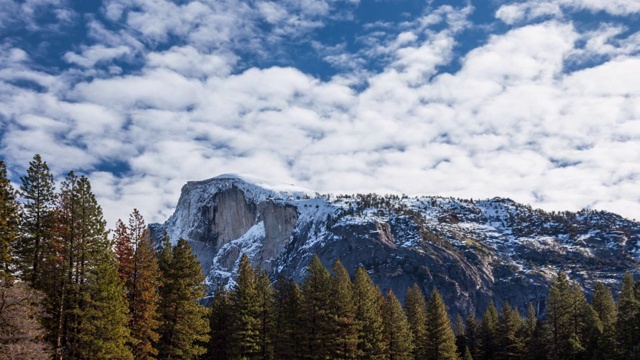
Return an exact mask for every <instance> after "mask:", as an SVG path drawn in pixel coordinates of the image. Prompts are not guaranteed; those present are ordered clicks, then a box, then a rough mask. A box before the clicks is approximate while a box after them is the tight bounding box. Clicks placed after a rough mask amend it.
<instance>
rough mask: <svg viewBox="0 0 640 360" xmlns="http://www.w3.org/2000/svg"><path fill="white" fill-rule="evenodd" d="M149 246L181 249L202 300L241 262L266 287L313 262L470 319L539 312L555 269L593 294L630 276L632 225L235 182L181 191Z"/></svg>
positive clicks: (639, 256) (634, 257) (611, 217)
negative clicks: (190, 258) (264, 275)
mask: <svg viewBox="0 0 640 360" xmlns="http://www.w3.org/2000/svg"><path fill="white" fill-rule="evenodd" d="M150 229H151V230H152V234H153V236H155V237H156V238H160V237H161V236H162V234H163V233H164V232H166V233H167V234H168V235H169V237H170V238H171V239H172V241H177V240H178V239H179V238H185V239H187V240H188V241H189V242H190V244H191V246H192V248H193V249H194V251H195V252H196V254H197V256H198V259H199V260H200V261H201V262H202V266H203V270H204V271H205V274H206V275H207V283H208V285H209V287H210V289H211V291H212V292H213V291H215V290H216V289H217V288H219V287H220V286H222V285H225V284H228V283H229V282H232V281H233V280H232V279H233V276H234V275H235V272H236V270H237V265H238V261H239V258H240V255H241V254H242V253H246V254H247V255H249V257H250V258H251V260H252V262H253V264H254V265H255V266H260V267H261V268H263V269H265V270H266V271H267V272H268V273H269V275H270V276H271V277H272V278H273V279H275V278H276V277H277V276H279V275H280V274H282V275H285V276H289V277H292V278H293V279H295V280H297V281H300V280H302V279H303V277H304V271H305V268H306V266H307V264H308V262H309V260H310V259H311V257H312V256H313V254H317V255H318V256H319V257H320V259H321V260H322V262H323V263H324V264H325V265H326V266H328V267H330V266H331V264H332V263H333V261H334V260H335V259H340V260H341V261H342V263H343V264H344V265H345V267H346V268H347V269H348V270H349V271H350V272H352V273H353V272H354V271H355V269H356V267H357V266H363V267H364V268H365V269H366V270H367V271H368V272H369V274H370V275H371V277H372V279H373V280H374V282H375V283H376V284H377V285H378V286H379V287H380V288H381V290H383V291H385V290H387V289H392V290H393V291H394V292H395V293H396V294H398V295H399V296H400V297H401V298H402V297H403V296H404V293H405V290H406V288H407V287H408V286H411V285H412V284H413V283H414V282H415V283H417V284H418V285H420V287H421V288H422V289H423V290H424V291H425V293H428V292H430V291H431V290H433V289H435V288H437V289H438V290H439V291H440V292H441V293H442V295H443V297H444V299H445V300H446V302H447V304H448V306H449V309H450V312H451V313H452V314H455V313H460V314H461V315H463V316H465V315H467V314H468V313H471V312H474V313H476V314H479V313H480V312H482V311H483V310H484V308H485V306H486V305H487V304H488V303H489V301H491V300H493V301H494V302H495V303H496V305H497V306H498V307H500V306H501V304H502V303H503V302H504V301H509V303H510V304H512V305H515V306H517V307H519V308H521V309H523V310H524V309H525V308H526V306H527V305H528V303H529V302H532V303H534V304H535V305H536V306H537V307H538V309H539V310H540V311H544V307H545V304H544V299H545V298H546V296H547V291H548V287H549V284H550V281H551V279H552V278H553V276H554V275H555V274H556V273H557V271H565V272H567V273H568V274H569V276H570V277H571V278H572V279H574V280H576V281H578V282H579V283H581V284H583V285H585V287H586V288H587V289H589V288H591V287H592V283H593V281H595V280H600V281H603V282H605V283H607V284H610V285H613V286H614V287H615V286H617V284H618V283H619V281H620V279H621V277H622V275H623V273H624V272H625V271H626V270H632V271H635V272H638V269H639V264H640V262H639V260H640V242H639V236H640V224H638V223H637V222H634V221H630V220H627V219H623V218H621V217H620V216H618V215H615V214H611V213H607V212H596V211H581V212H578V213H570V212H564V213H547V212H544V211H541V210H534V209H531V208H530V207H528V206H525V205H520V204H517V203H515V202H513V201H511V200H508V199H500V198H495V199H489V200H482V201H473V200H460V199H452V198H441V197H413V198H409V197H405V196H403V197H398V196H378V195H373V194H369V195H355V196H320V195H318V194H314V193H312V192H311V191H308V190H304V189H300V188H296V187H293V186H286V187H273V186H268V185H265V184H260V183H254V182H251V181H247V180H245V179H243V178H240V177H237V176H233V175H223V176H219V177H216V178H213V179H209V180H205V181H199V182H189V183H188V184H187V185H185V186H184V188H183V189H182V195H181V197H180V200H179V201H178V206H177V208H176V211H175V213H174V214H173V215H172V216H171V217H170V218H169V219H168V220H167V222H166V223H165V224H162V225H160V224H153V225H151V226H150Z"/></svg>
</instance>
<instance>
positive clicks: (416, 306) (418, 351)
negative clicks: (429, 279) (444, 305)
mask: <svg viewBox="0 0 640 360" xmlns="http://www.w3.org/2000/svg"><path fill="white" fill-rule="evenodd" d="M404 311H405V313H406V314H407V319H408V320H409V327H410V328H411V334H412V335H413V356H414V358H416V359H426V357H427V328H426V326H427V306H426V300H425V298H424V295H422V290H421V289H420V287H419V286H418V284H416V283H414V284H413V286H412V287H410V288H409V289H407V294H406V296H405V298H404Z"/></svg>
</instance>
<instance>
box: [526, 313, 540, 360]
mask: <svg viewBox="0 0 640 360" xmlns="http://www.w3.org/2000/svg"><path fill="white" fill-rule="evenodd" d="M537 327H538V318H537V316H536V310H535V309H534V307H533V304H532V303H529V307H528V308H527V318H526V319H525V321H524V322H523V324H522V333H523V340H524V353H525V355H524V356H523V359H533V358H534V357H533V354H534V353H535V352H536V349H535V348H536V346H537V341H536V340H537V339H536V328H537Z"/></svg>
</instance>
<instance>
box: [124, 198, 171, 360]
mask: <svg viewBox="0 0 640 360" xmlns="http://www.w3.org/2000/svg"><path fill="white" fill-rule="evenodd" d="M114 240H115V243H116V246H115V252H116V255H117V258H118V275H119V277H120V279H121V280H122V281H123V284H124V290H125V293H126V299H127V303H128V309H129V314H130V318H129V328H130V329H131V338H132V343H131V344H130V347H131V350H132V352H133V354H134V356H135V358H136V359H153V358H155V355H157V354H158V351H157V350H156V349H155V348H154V347H153V343H155V342H157V341H158V339H159V335H158V333H157V329H158V326H159V325H160V323H159V322H158V320H157V307H158V300H159V294H158V287H159V277H160V270H159V269H158V262H157V259H156V251H155V249H154V246H153V242H152V240H151V237H150V236H149V232H148V231H147V229H146V225H145V222H144V219H143V218H142V215H140V213H139V212H138V210H136V209H134V210H133V213H132V214H131V215H130V217H129V225H128V226H125V225H124V224H123V223H122V221H120V220H118V223H117V226H116V231H115V236H114Z"/></svg>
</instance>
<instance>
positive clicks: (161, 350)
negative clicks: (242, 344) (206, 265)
mask: <svg viewBox="0 0 640 360" xmlns="http://www.w3.org/2000/svg"><path fill="white" fill-rule="evenodd" d="M158 266H159V268H160V273H161V282H160V284H161V285H160V289H159V290H160V291H159V292H160V304H159V307H158V314H159V318H160V327H159V331H158V333H159V335H160V342H159V343H158V347H157V349H158V359H197V358H198V357H199V356H200V355H203V354H204V353H205V352H206V350H207V349H206V348H205V347H204V346H203V344H206V343H207V342H208V340H209V335H208V333H209V321H208V312H209V311H208V309H207V308H206V307H205V306H203V305H201V304H200V303H199V301H200V299H202V298H203V297H204V295H205V293H204V289H205V288H204V285H202V284H203V282H204V275H203V274H202V268H201V267H200V263H199V262H198V260H197V259H196V256H195V255H193V253H192V251H191V247H190V246H189V244H188V243H187V241H186V240H184V239H180V240H178V243H177V244H176V245H175V246H174V247H173V248H171V245H170V243H169V241H168V239H167V237H166V236H165V241H164V248H163V249H162V251H161V252H160V254H159V256H158Z"/></svg>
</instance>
